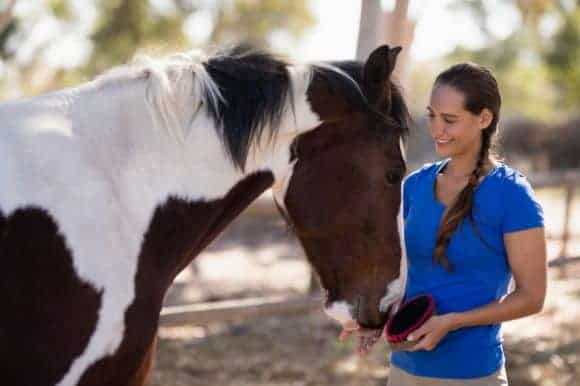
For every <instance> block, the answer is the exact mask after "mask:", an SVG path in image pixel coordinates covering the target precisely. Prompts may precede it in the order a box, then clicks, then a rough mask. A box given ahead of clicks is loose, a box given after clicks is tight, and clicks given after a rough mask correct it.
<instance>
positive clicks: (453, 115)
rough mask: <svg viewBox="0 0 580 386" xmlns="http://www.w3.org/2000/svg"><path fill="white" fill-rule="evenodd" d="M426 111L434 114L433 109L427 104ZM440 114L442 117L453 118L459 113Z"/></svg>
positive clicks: (457, 116)
mask: <svg viewBox="0 0 580 386" xmlns="http://www.w3.org/2000/svg"><path fill="white" fill-rule="evenodd" d="M427 111H429V113H431V114H434V113H435V112H434V111H433V109H432V108H431V107H429V106H427ZM441 116H442V117H444V118H453V119H457V118H459V115H456V114H449V113H441Z"/></svg>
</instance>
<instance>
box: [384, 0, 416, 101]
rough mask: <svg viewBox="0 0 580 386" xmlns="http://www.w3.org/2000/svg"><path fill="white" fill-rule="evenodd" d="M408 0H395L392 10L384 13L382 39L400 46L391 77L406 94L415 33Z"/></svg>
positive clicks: (408, 85) (392, 44)
mask: <svg viewBox="0 0 580 386" xmlns="http://www.w3.org/2000/svg"><path fill="white" fill-rule="evenodd" d="M408 13H409V0H397V1H396V2H395V7H394V8H393V10H392V11H387V12H385V13H384V25H385V28H384V30H383V31H384V40H385V41H386V43H387V44H389V45H391V46H401V47H403V51H402V52H401V53H400V54H399V56H398V59H397V66H396V67H395V70H394V71H393V78H394V79H395V80H396V81H397V82H398V84H399V85H401V86H402V88H403V92H404V93H405V94H406V95H408V92H409V87H410V82H409V71H408V69H409V66H410V64H411V63H410V53H411V45H412V44H413V39H414V35H415V23H414V22H412V21H411V20H409V17H408Z"/></svg>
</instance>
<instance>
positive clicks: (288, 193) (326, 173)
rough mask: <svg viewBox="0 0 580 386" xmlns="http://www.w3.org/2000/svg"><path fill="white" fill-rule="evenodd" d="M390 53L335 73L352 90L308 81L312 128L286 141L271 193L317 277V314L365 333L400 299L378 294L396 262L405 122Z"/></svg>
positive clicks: (317, 77)
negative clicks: (287, 151) (286, 156)
mask: <svg viewBox="0 0 580 386" xmlns="http://www.w3.org/2000/svg"><path fill="white" fill-rule="evenodd" d="M399 51H400V48H393V49H391V48H389V47H388V46H382V47H380V48H378V49H376V50H375V51H374V52H373V53H372V54H371V55H370V56H369V59H368V60H367V62H366V63H364V64H360V63H356V62H343V63H336V64H335V65H336V66H337V67H339V68H340V69H341V70H342V71H344V72H346V73H348V75H349V76H350V77H351V78H352V79H353V80H354V81H355V82H356V83H357V85H354V86H355V87H351V88H349V87H348V84H347V83H345V80H346V77H345V76H344V74H341V73H340V72H337V71H335V70H332V69H331V68H327V67H324V66H322V67H320V68H318V70H317V71H314V75H313V78H312V81H311V83H310V87H309V89H308V100H309V102H310V105H311V106H312V110H313V111H314V112H315V113H316V114H317V115H318V116H319V117H320V121H321V124H320V125H319V126H317V127H316V128H315V129H313V130H310V131H308V132H305V133H303V134H301V135H300V136H298V137H297V138H296V140H295V142H294V144H293V147H292V148H293V150H292V154H291V165H292V167H291V168H290V171H289V173H288V174H287V175H286V178H285V181H283V184H281V185H282V186H283V188H282V189H277V190H276V189H275V190H274V195H275V199H276V201H277V203H278V204H279V207H280V210H281V212H282V214H283V215H284V217H285V218H286V220H287V221H288V222H289V223H290V225H291V227H292V228H293V230H294V232H295V233H296V235H297V236H298V238H299V239H300V241H301V243H302V245H303V247H304V250H305V252H306V255H307V257H308V259H309V261H310V263H311V264H312V265H313V267H314V268H315V270H316V271H317V273H318V275H319V278H320V281H321V284H322V287H323V288H324V290H325V292H326V294H327V299H326V304H325V308H326V311H327V312H328V313H329V314H330V315H331V316H333V317H335V318H336V319H339V320H341V321H342V322H344V321H345V319H354V320H356V321H358V323H359V324H360V325H362V326H365V327H369V328H376V327H379V326H381V325H382V324H383V323H384V322H385V320H386V317H387V315H386V313H385V312H381V311H379V304H381V300H383V302H382V305H383V311H386V310H385V309H384V308H385V305H386V306H388V305H390V304H392V303H394V302H395V301H397V300H399V299H400V297H401V296H402V293H401V292H402V290H403V289H402V288H398V289H396V290H395V291H397V293H393V287H396V285H392V286H390V287H391V288H390V289H391V290H390V291H389V290H388V289H387V288H388V287H389V285H390V284H393V282H394V281H395V280H396V279H397V278H398V277H399V269H400V262H401V248H400V241H399V231H398V222H397V215H398V212H399V206H400V200H401V197H400V192H401V180H402V178H403V176H404V174H405V160H404V157H403V149H402V146H401V143H402V142H401V140H402V136H403V135H404V132H405V131H406V129H407V118H408V115H407V110H406V107H405V104H404V102H403V99H402V97H401V94H400V93H399V91H398V89H397V88H396V87H395V86H394V85H393V84H392V83H391V81H390V75H391V72H392V70H393V68H394V66H395V61H396V57H397V54H398V53H399ZM345 85H346V86H345ZM350 86H353V85H352V84H351V85H350ZM356 86H358V87H359V88H360V91H358V94H359V95H358V97H357V95H354V93H353V90H355V91H357V87H356ZM349 90H350V91H349ZM361 91H362V92H361ZM349 94H350V95H349ZM360 94H362V95H360ZM395 284H399V283H395ZM389 292H391V293H389ZM385 297H386V298H385ZM385 299H388V300H387V304H385Z"/></svg>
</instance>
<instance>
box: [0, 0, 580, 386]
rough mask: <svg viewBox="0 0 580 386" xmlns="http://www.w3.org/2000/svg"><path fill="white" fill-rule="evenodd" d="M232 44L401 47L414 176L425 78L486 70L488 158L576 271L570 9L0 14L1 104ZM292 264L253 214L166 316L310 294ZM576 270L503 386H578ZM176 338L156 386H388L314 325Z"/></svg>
mask: <svg viewBox="0 0 580 386" xmlns="http://www.w3.org/2000/svg"><path fill="white" fill-rule="evenodd" d="M373 7H374V8H373ZM373 28H374V29H373ZM369 31H371V32H369ZM239 42H250V43H252V44H254V45H256V46H257V47H261V48H265V49H269V50H272V51H274V52H276V53H277V54H279V55H281V56H283V57H285V58H287V59H288V60H290V61H298V62H304V61H319V60H323V61H333V60H351V59H356V58H358V59H363V58H364V57H365V49H366V50H367V51H368V48H369V47H373V46H376V45H377V44H380V43H388V44H393V45H401V46H403V48H404V51H403V54H402V57H401V58H400V60H399V62H398V67H397V73H396V77H397V81H398V83H399V84H400V85H401V87H402V88H403V90H404V93H405V97H406V100H407V102H408V104H409V106H410V108H411V110H412V113H413V117H414V127H413V130H411V137H410V139H409V143H408V154H409V161H410V167H411V169H413V168H415V167H417V166H419V165H420V164H421V163H423V162H428V161H431V160H434V159H435V158H436V156H435V154H434V152H433V146H432V143H431V141H430V139H429V138H428V136H427V135H426V128H425V119H424V113H425V106H426V104H427V101H428V96H429V91H430V87H431V84H432V82H433V80H434V78H435V76H436V75H437V73H438V72H439V71H441V70H442V69H443V68H445V67H446V66H448V65H450V64H451V63H456V62H458V61H474V62H477V63H480V64H483V65H485V66H487V67H489V68H490V69H491V70H492V72H493V73H494V74H495V75H496V77H497V78H498V80H499V83H500V88H501V92H502V97H503V106H502V121H501V129H500V132H501V141H500V147H499V154H500V155H501V156H502V157H503V158H504V159H505V160H506V161H507V162H508V163H510V164H511V165H512V166H514V167H517V168H518V169H520V170H522V171H524V172H525V173H526V174H527V175H528V176H529V177H530V180H531V181H532V183H533V184H534V187H535V188H536V190H537V192H538V196H539V198H540V200H541V202H542V204H543V205H544V208H545V211H546V229H547V234H548V238H549V255H550V259H551V260H552V261H554V262H561V261H566V262H571V261H578V256H580V192H579V190H578V185H579V184H580V1H576V0H386V1H380V0H364V4H363V3H362V2H361V0H290V1H289V0H267V1H266V0H0V102H1V101H4V100H10V99H14V98H20V97H26V96H33V95H39V94H41V93H45V92H49V91H52V90H56V89H59V88H63V87H73V86H75V85H79V84H81V83H83V82H86V81H89V80H91V79H92V78H94V77H95V76H96V75H98V74H100V73H102V72H104V71H106V70H108V69H110V68H112V67H114V66H117V65H120V64H124V63H128V62H130V61H131V59H132V58H133V57H134V56H135V55H136V54H146V55H153V56H159V55H166V54H170V53H175V52H177V51H185V50H191V49H200V50H206V51H208V52H211V51H214V50H215V49H217V48H219V47H223V46H228V45H232V44H235V43H239ZM365 47H366V48H365ZM1 120H2V117H1V116H0V123H1ZM0 189H1V187H0ZM265 208H266V209H265ZM301 255H302V253H301V251H300V249H299V247H298V245H297V244H296V242H295V240H294V239H293V238H292V237H291V236H289V235H288V234H286V233H285V231H284V228H283V226H282V225H281V220H280V218H279V217H278V216H277V214H276V213H275V211H274V209H273V206H272V205H271V203H270V202H268V203H266V204H264V203H260V204H258V205H256V206H254V207H253V208H251V210H250V211H248V212H246V213H245V214H244V215H243V216H242V217H241V218H240V219H238V220H237V222H235V223H234V224H233V225H232V227H231V228H230V230H229V231H228V232H226V233H225V234H224V235H222V237H221V238H220V239H219V240H217V241H216V243H214V244H212V246H210V247H209V248H208V250H207V251H206V252H205V253H204V254H203V255H202V256H200V257H199V258H198V259H197V260H196V261H197V265H194V266H192V267H191V269H188V270H186V271H184V273H183V274H182V275H181V276H180V277H179V278H178V281H177V283H176V286H175V287H174V289H173V292H171V293H170V294H169V296H168V299H167V304H168V305H170V304H179V303H184V302H204V301H210V300H212V301H213V300H222V299H232V298H244V297H248V296H266V295H272V294H276V295H284V296H286V295H303V294H305V293H307V292H308V291H312V290H313V288H314V287H316V284H315V283H313V282H312V281H311V277H310V274H309V269H308V266H307V264H306V263H305V262H304V259H303V258H302V256H301ZM574 258H576V259H574ZM558 259H561V260H558ZM566 259H567V260H566ZM579 265H580V264H576V263H571V264H568V263H566V264H564V265H561V266H559V267H557V268H556V267H554V268H551V271H550V273H551V278H553V282H552V285H551V292H550V296H549V302H548V305H547V307H546V311H545V312H544V313H543V314H542V315H539V316H536V317H534V318H530V319H528V320H526V321H522V322H517V323H515V324H508V329H507V331H508V335H507V339H506V342H507V344H506V347H507V351H508V359H509V362H508V370H509V371H510V373H511V374H512V378H513V380H512V382H511V383H510V384H512V385H515V386H531V385H541V386H549V385H554V386H568V385H569V386H573V385H578V384H579V383H578V379H580V340H579V338H578V337H579V336H580V328H579V327H578V325H579V324H578V320H579V319H580V284H578V280H577V279H578V278H579V277H580V270H579V269H578V268H580V267H579ZM314 289H315V288H314ZM0 313H1V311H0ZM510 326H512V327H510ZM188 328H189V329H188ZM188 328H182V329H171V328H165V329H162V332H161V336H160V349H159V354H158V362H157V368H156V370H155V373H154V374H155V375H154V377H153V379H152V383H151V384H152V385H168V386H177V385H222V386H225V385H263V386H266V385H278V386H282V385H312V386H314V385H316V386H325V385H331V384H332V385H362V384H365V385H367V384H372V385H375V384H377V385H379V384H381V385H384V384H385V380H386V377H387V376H388V366H387V362H386V359H385V358H386V349H385V348H382V349H381V351H379V352H378V353H375V354H373V355H374V356H371V359H368V360H366V362H365V361H364V360H360V359H358V358H357V357H356V356H354V355H353V354H352V346H349V345H346V346H345V345H338V344H337V343H335V341H334V336H335V334H336V332H337V331H336V329H335V327H333V326H332V325H330V324H329V323H328V321H327V320H326V319H324V318H322V317H320V315H314V316H313V315H307V316H303V317H299V318H298V319H289V320H286V319H284V318H272V319H268V320H267V321H258V322H255V323H251V324H236V325H231V324H225V323H221V324H220V323H214V324H212V325H208V326H196V327H191V326H190V327H188ZM242 347H243V348H242ZM194 352H195V353H196V354H195V355H193V354H192V353H194ZM192 355H193V356H192ZM192 358H193V359H192Z"/></svg>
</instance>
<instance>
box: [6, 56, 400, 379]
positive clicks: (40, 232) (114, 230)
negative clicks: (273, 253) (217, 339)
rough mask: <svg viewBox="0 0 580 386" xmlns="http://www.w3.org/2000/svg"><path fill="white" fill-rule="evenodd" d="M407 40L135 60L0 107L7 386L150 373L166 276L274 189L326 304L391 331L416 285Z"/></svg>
mask: <svg viewBox="0 0 580 386" xmlns="http://www.w3.org/2000/svg"><path fill="white" fill-rule="evenodd" d="M399 51H400V48H399V47H396V48H390V47H388V46H382V47H379V48H377V49H376V50H375V51H374V52H373V53H372V54H371V55H370V56H369V58H368V60H367V61H366V62H365V63H361V62H354V61H342V62H334V63H323V62H320V63H309V64H294V63H289V62H287V61H284V60H282V59H280V58H279V57H276V56H275V55H273V54H271V53H268V52H266V51H260V50H255V49H249V48H248V47H243V46H238V47H234V48H233V49H230V50H225V51H222V52H218V53H216V54H213V55H209V56H204V55H202V54H199V53H192V52H189V53H182V54H176V55H172V56H169V57H167V58H161V59H153V58H141V59H138V60H136V61H135V63H133V64H131V65H128V66H121V67H118V68H116V69H113V70H111V71H109V72H107V73H105V74H103V75H101V76H99V77H97V78H96V79H95V80H93V81H90V82H87V83H85V84H82V85H80V86H78V87H75V88H70V89H64V90H59V91H55V92H52V93H48V94H44V95H40V96H37V97H32V98H27V99H21V100H15V101H8V102H3V103H1V104H0V118H1V119H0V121H1V129H2V131H1V134H0V186H1V189H0V263H1V264H2V270H1V271H0V304H1V306H2V316H1V317H0V373H1V374H2V383H3V384H5V385H27V386H41V385H42V386H46V385H58V386H71V385H81V386H93V385H95V386H96V385H98V386H129V385H130V386H141V385H143V384H144V382H145V380H146V378H147V374H148V372H149V370H150V367H151V363H152V359H153V355H154V351H155V339H156V331H157V328H158V322H159V314H160V310H161V307H162V302H163V297H164V294H165V293H166V291H167V289H168V287H169V286H170V285H171V283H172V281H173V280H174V278H175V277H176V275H177V274H178V273H179V272H180V271H181V270H182V269H184V268H185V267H186V266H187V265H188V264H189V263H190V262H191V261H192V260H193V259H194V258H195V256H197V255H198V254H199V252H200V251H201V250H202V249H203V248H204V247H206V246H207V245H208V244H209V243H210V242H211V241H212V240H213V239H214V238H215V237H216V236H217V235H218V234H219V233H220V232H221V231H222V230H223V229H224V228H225V227H226V226H227V225H228V223H230V222H231V221H232V220H233V219H234V218H235V217H236V216H237V215H238V214H239V213H240V212H241V211H242V210H243V209H244V208H246V207H247V206H248V205H249V204H250V203H251V202H252V201H254V200H255V199H256V198H257V197H258V196H260V195H261V194H262V193H263V192H264V191H266V190H267V189H269V188H271V189H272V191H273V196H274V201H275V204H276V206H277V207H278V209H279V210H280V213H281V214H282V216H283V217H284V218H285V219H286V221H287V222H288V224H289V225H290V226H291V228H292V230H293V231H294V233H295V234H296V236H297V237H298V238H299V240H300V242H301V244H302V245H303V248H304V250H305V253H306V256H307V259H308V261H309V263H310V264H311V265H312V266H313V268H314V269H315V271H316V272H317V274H318V276H319V278H320V282H321V285H322V288H323V289H324V292H325V294H326V298H325V302H324V306H323V307H324V309H325V311H326V312H327V313H328V314H329V315H330V316H331V317H333V318H335V319H338V320H340V321H345V320H356V321H358V323H360V324H361V325H362V326H365V327H367V328H380V327H381V326H382V325H383V324H384V323H385V320H386V318H387V317H388V312H389V309H390V308H392V305H393V304H396V303H397V302H398V301H399V300H400V299H401V297H402V291H403V287H404V275H402V274H401V272H403V271H404V269H403V268H402V267H401V266H402V265H403V264H404V259H403V260H401V247H400V242H401V240H400V236H399V226H400V223H398V219H399V220H400V215H399V207H400V199H401V196H400V188H401V179H402V177H403V175H404V174H405V159H404V150H403V144H404V142H403V140H404V138H405V135H406V133H407V130H408V123H407V122H408V113H407V110H406V106H405V103H404V100H403V98H402V95H401V92H400V91H399V89H398V88H397V86H396V85H395V84H394V82H392V81H391V80H390V74H391V72H392V70H393V68H394V66H395V63H396V58H397V54H398V53H399Z"/></svg>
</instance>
